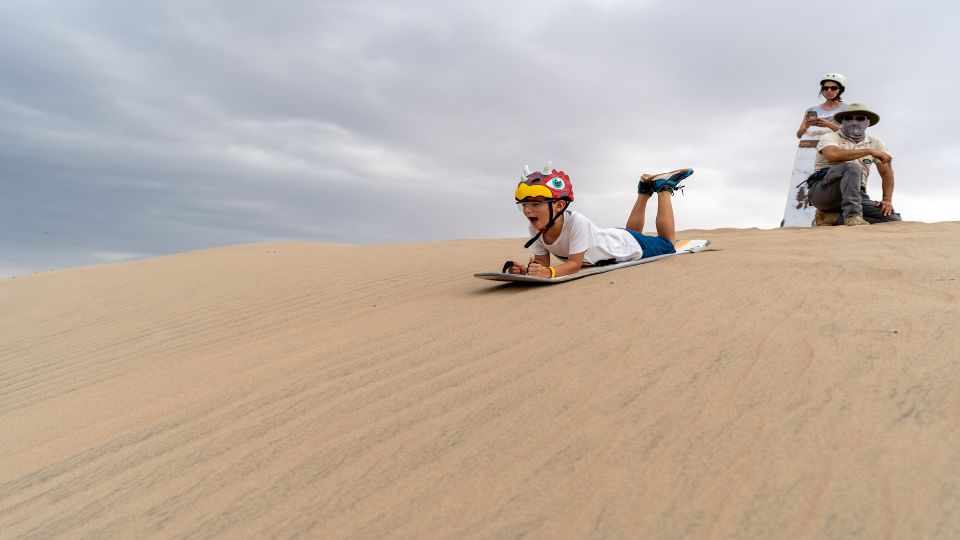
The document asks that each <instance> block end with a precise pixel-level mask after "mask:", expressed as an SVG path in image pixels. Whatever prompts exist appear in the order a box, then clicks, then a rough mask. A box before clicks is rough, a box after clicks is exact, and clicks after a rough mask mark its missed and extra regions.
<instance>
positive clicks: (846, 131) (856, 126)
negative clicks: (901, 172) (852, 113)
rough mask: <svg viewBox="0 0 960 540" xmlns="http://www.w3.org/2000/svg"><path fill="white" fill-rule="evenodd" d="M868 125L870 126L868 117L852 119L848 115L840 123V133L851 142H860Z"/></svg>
mask: <svg viewBox="0 0 960 540" xmlns="http://www.w3.org/2000/svg"><path fill="white" fill-rule="evenodd" d="M868 127H870V120H869V119H867V118H864V119H863V120H854V119H853V118H850V117H849V116H848V117H847V118H844V119H843V122H842V123H841V124H840V134H841V135H843V136H844V137H846V138H848V139H850V140H851V141H853V142H861V141H863V137H864V132H865V131H866V130H867V128H868Z"/></svg>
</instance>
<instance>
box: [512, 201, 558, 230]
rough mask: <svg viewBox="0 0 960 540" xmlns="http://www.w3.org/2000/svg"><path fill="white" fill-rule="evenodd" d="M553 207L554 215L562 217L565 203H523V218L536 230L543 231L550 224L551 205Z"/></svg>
mask: <svg viewBox="0 0 960 540" xmlns="http://www.w3.org/2000/svg"><path fill="white" fill-rule="evenodd" d="M551 204H552V205H553V215H554V216H557V215H560V212H562V211H563V206H564V204H566V203H565V202H564V201H552V202H551V201H522V202H521V203H520V207H521V209H522V210H523V216H524V217H525V218H527V221H529V222H530V226H532V227H533V228H534V229H537V230H538V231H539V230H543V229H545V228H546V227H547V224H548V223H550V205H551Z"/></svg>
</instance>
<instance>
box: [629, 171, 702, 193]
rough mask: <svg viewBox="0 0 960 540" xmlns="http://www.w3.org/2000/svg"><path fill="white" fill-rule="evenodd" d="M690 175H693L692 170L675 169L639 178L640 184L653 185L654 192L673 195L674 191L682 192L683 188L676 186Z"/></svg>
mask: <svg viewBox="0 0 960 540" xmlns="http://www.w3.org/2000/svg"><path fill="white" fill-rule="evenodd" d="M691 174H693V169H677V170H675V171H670V172H666V173H662V174H657V175H652V174H644V175H641V176H640V178H641V179H642V180H641V182H640V184H644V183H647V184H653V191H654V192H657V193H659V192H661V191H668V192H670V194H671V195H673V193H674V192H675V191H676V190H678V189H680V190H682V189H683V188H684V186H681V185H678V184H680V181H682V180H683V179H684V178H686V177H688V176H690V175H691ZM638 187H639V186H638Z"/></svg>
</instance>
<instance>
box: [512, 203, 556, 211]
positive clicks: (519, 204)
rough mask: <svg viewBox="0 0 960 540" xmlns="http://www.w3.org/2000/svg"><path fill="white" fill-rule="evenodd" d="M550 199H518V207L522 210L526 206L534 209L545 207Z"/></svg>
mask: <svg viewBox="0 0 960 540" xmlns="http://www.w3.org/2000/svg"><path fill="white" fill-rule="evenodd" d="M548 202H549V201H517V208H519V209H520V210H521V211H522V210H523V209H524V208H530V209H532V210H540V209H541V208H543V207H545V206H546V205H547V203H548Z"/></svg>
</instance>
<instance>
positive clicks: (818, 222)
mask: <svg viewBox="0 0 960 540" xmlns="http://www.w3.org/2000/svg"><path fill="white" fill-rule="evenodd" d="M839 224H840V213H839V212H824V211H822V210H817V214H816V216H814V218H813V225H814V226H816V227H823V226H831V225H839Z"/></svg>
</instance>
